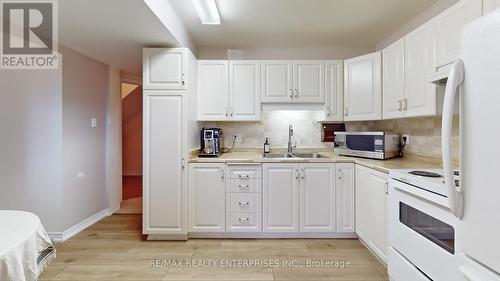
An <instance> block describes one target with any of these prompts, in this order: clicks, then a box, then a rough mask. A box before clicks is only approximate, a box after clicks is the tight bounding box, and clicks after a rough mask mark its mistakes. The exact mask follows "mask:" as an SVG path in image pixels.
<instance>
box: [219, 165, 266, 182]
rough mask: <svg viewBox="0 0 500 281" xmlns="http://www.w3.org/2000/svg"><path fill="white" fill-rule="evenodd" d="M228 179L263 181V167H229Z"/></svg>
mask: <svg viewBox="0 0 500 281" xmlns="http://www.w3.org/2000/svg"><path fill="white" fill-rule="evenodd" d="M226 176H227V178H228V179H261V178H262V166H261V165H227V175H226Z"/></svg>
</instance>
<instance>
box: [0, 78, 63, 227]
mask: <svg viewBox="0 0 500 281" xmlns="http://www.w3.org/2000/svg"><path fill="white" fill-rule="evenodd" d="M0 85H1V88H0V99H1V101H0V132H1V136H0V209H15V210H25V211H30V212H33V213H35V214H37V215H38V216H40V218H41V220H42V223H43V224H44V225H45V227H46V228H47V229H49V230H57V229H62V228H63V224H62V223H61V221H60V213H61V208H62V201H63V200H62V196H63V191H62V126H63V124H62V118H61V116H62V102H61V100H62V71H61V69H59V70H4V69H2V70H0Z"/></svg>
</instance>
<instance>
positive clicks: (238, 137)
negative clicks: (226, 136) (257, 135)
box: [233, 134, 241, 142]
mask: <svg viewBox="0 0 500 281" xmlns="http://www.w3.org/2000/svg"><path fill="white" fill-rule="evenodd" d="M233 140H235V141H236V142H241V134H233Z"/></svg>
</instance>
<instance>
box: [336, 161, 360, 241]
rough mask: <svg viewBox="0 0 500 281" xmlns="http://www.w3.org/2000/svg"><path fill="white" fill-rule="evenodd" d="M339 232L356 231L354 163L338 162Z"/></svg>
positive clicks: (337, 198)
mask: <svg viewBox="0 0 500 281" xmlns="http://www.w3.org/2000/svg"><path fill="white" fill-rule="evenodd" d="M336 175H337V180H336V187H337V192H336V202H337V210H338V211H337V232H340V233H350V232H355V229H356V227H355V224H354V221H355V201H354V198H355V190H354V164H352V163H338V164H336Z"/></svg>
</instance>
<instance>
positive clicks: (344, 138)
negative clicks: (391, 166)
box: [334, 132, 401, 160]
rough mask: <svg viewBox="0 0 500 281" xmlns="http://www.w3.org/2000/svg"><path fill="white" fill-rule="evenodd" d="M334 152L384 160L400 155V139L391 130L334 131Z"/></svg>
mask: <svg viewBox="0 0 500 281" xmlns="http://www.w3.org/2000/svg"><path fill="white" fill-rule="evenodd" d="M334 152H335V154H337V155H344V156H355V157H363V158H371V159H380V160H384V159H389V158H393V157H399V156H401V140H400V136H399V134H397V133H393V132H335V148H334Z"/></svg>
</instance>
